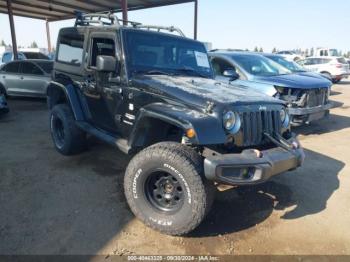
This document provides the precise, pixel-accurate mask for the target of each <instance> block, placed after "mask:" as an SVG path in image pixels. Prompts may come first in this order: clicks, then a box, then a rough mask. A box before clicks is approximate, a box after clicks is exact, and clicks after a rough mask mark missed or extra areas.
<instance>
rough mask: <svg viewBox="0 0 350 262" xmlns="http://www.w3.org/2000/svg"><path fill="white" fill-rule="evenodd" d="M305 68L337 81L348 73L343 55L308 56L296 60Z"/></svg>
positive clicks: (349, 72)
mask: <svg viewBox="0 0 350 262" xmlns="http://www.w3.org/2000/svg"><path fill="white" fill-rule="evenodd" d="M298 63H299V64H300V65H302V66H304V67H305V68H306V69H308V70H310V71H313V72H317V73H320V74H323V75H325V76H327V77H329V78H331V79H332V81H333V83H338V82H339V81H340V80H342V79H343V78H347V77H348V75H349V74H350V71H349V64H348V63H347V62H346V60H345V58H344V57H330V56H328V57H308V58H306V59H304V60H300V61H298Z"/></svg>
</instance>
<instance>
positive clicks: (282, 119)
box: [280, 109, 287, 123]
mask: <svg viewBox="0 0 350 262" xmlns="http://www.w3.org/2000/svg"><path fill="white" fill-rule="evenodd" d="M280 117H281V121H282V123H284V121H285V120H286V117H287V112H286V110H285V109H281V111H280Z"/></svg>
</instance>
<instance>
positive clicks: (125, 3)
mask: <svg viewBox="0 0 350 262" xmlns="http://www.w3.org/2000/svg"><path fill="white" fill-rule="evenodd" d="M121 4H122V11H123V20H124V22H123V25H127V24H128V23H127V22H126V21H128V0H121Z"/></svg>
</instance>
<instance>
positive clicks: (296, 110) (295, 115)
mask: <svg viewBox="0 0 350 262" xmlns="http://www.w3.org/2000/svg"><path fill="white" fill-rule="evenodd" d="M332 106H333V105H332V103H328V104H325V105H321V106H315V107H304V108H303V107H289V108H288V113H289V115H290V116H291V120H292V121H291V122H292V124H302V123H305V122H311V121H315V120H319V119H322V118H324V117H325V116H327V115H328V114H329V110H330V109H331V108H332Z"/></svg>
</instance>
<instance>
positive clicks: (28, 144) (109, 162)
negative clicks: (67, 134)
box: [0, 82, 350, 255]
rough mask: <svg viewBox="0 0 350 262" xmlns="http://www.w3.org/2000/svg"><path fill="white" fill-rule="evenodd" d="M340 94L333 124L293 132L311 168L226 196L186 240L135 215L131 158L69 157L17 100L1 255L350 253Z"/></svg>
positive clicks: (97, 146) (348, 137)
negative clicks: (127, 183) (130, 198)
mask: <svg viewBox="0 0 350 262" xmlns="http://www.w3.org/2000/svg"><path fill="white" fill-rule="evenodd" d="M333 90H334V91H333V95H332V97H331V99H332V100H334V104H335V106H336V108H335V109H332V111H331V115H330V117H329V119H326V120H322V121H319V122H317V123H314V124H312V125H310V126H305V127H302V128H297V129H295V131H296V132H297V133H298V134H299V135H300V136H299V138H300V139H301V142H302V144H303V146H304V148H305V151H306V157H307V158H306V162H305V165H304V166H303V167H302V168H300V169H298V170H296V171H294V172H290V173H286V174H283V175H280V176H278V177H275V178H274V179H273V180H271V181H270V182H268V183H266V184H264V185H261V186H258V187H254V188H251V190H249V191H244V192H239V193H238V191H237V190H230V191H226V192H224V193H221V194H220V195H218V196H217V199H216V202H215V204H214V206H213V209H212V211H211V212H210V214H209V216H208V217H207V218H206V220H205V221H204V222H203V223H202V225H201V226H200V227H199V228H198V229H197V230H196V231H195V232H193V233H192V234H191V235H190V236H187V237H170V236H165V235H162V234H160V233H157V232H155V231H153V230H151V229H149V228H147V227H145V226H144V225H143V224H142V223H141V222H139V221H138V220H136V219H135V218H134V216H133V215H132V213H131V212H130V210H129V208H128V206H127V204H126V201H125V198H124V195H123V189H122V181H123V173H124V170H125V168H126V165H127V163H128V160H129V159H128V157H127V156H125V155H123V154H122V153H120V152H118V151H117V150H115V149H113V148H111V147H109V146H108V145H105V144H102V143H100V142H98V141H95V140H91V141H90V144H91V145H90V147H91V148H90V150H89V151H87V152H85V153H84V154H81V155H78V156H74V157H64V156H61V155H60V154H58V153H57V152H56V151H55V149H54V147H53V144H52V142H51V137H50V134H49V128H48V127H49V126H48V112H47V110H46V104H45V101H41V100H29V99H10V100H9V105H10V108H11V112H10V114H9V115H8V116H6V117H2V118H1V119H0V254H118V255H121V254H125V255H126V254H152V255H155V254H191V255H196V254H200V255H204V254H213V255H219V254H300V255H301V254H350V205H349V200H350V186H349V185H350V176H349V175H350V172H349V171H350V170H349V167H350V133H349V132H350V82H343V83H340V84H339V85H335V86H334V88H333Z"/></svg>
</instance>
